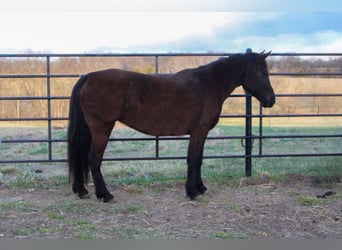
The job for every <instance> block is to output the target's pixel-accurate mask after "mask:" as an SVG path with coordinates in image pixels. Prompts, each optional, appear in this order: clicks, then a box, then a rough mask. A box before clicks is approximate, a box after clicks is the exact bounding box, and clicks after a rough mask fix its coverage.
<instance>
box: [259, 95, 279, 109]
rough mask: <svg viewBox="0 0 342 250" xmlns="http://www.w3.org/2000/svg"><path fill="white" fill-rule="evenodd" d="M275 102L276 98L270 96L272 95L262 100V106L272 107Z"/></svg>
mask: <svg viewBox="0 0 342 250" xmlns="http://www.w3.org/2000/svg"><path fill="white" fill-rule="evenodd" d="M275 102H276V98H275V96H272V97H270V98H268V99H265V100H263V101H262V106H263V107H264V108H272V107H273V105H274V104H275Z"/></svg>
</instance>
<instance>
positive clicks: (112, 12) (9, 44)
mask: <svg viewBox="0 0 342 250" xmlns="http://www.w3.org/2000/svg"><path fill="white" fill-rule="evenodd" d="M237 2H238V3H237ZM282 2H284V1H282ZM285 2H286V4H282V3H280V2H278V1H268V0H258V1H252V0H249V1H248V0H247V1H246V0H245V1H244V0H239V1H235V0H234V1H231V0H202V1H198V0H173V1H170V2H168V1H161V0H158V1H156V0H144V1H140V0H125V1H122V0H121V1H119V0H118V1H116V0H96V1H90V0H73V1H72V0H56V1H55V0H51V1H46V0H30V1H27V0H8V1H7V0H2V1H1V2H0V30H1V40H0V53H19V52H27V51H34V52H52V53H83V52H126V53H127V52H128V53H130V52H138V53H148V52H152V53H157V52H207V51H224V52H242V51H244V50H245V48H247V47H251V48H253V49H254V50H255V51H261V50H272V51H273V52H342V25H341V23H342V4H339V1H334V0H331V1H327V0H326V1H315V0H311V1H305V0H302V1H298V0H297V1H293V0H287V1H285Z"/></svg>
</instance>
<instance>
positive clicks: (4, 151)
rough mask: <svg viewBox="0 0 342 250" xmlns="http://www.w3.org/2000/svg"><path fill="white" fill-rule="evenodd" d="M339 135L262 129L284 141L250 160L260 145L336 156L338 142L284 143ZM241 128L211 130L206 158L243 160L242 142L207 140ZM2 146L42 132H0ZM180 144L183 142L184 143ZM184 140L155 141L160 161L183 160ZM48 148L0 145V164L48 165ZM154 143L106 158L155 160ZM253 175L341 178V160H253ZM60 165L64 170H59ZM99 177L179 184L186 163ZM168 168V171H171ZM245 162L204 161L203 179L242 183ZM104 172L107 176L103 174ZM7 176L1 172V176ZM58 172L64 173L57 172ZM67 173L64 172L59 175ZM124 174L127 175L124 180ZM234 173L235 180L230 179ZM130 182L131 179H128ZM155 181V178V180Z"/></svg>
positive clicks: (126, 168) (145, 165)
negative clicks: (306, 174)
mask: <svg viewBox="0 0 342 250" xmlns="http://www.w3.org/2000/svg"><path fill="white" fill-rule="evenodd" d="M258 133H259V131H258V127H254V128H253V134H254V135H258ZM336 134H341V129H340V128H339V127H320V128H317V127H305V128H303V127H293V128H289V127H287V128H284V127H265V128H264V129H263V135H264V136H274V135H280V136H283V137H284V138H269V139H267V138H266V139H263V140H262V141H260V140H259V139H257V138H256V139H255V140H254V143H253V154H255V155H257V154H259V144H260V143H262V153H263V154H320V153H327V154H328V153H341V147H340V145H341V143H342V137H334V136H332V137H327V138H286V136H289V135H291V136H293V135H299V136H301V135H336ZM243 135H244V127H241V126H223V125H219V126H217V127H216V128H215V129H213V130H212V131H211V132H210V134H209V138H208V139H207V141H206V144H205V151H204V155H205V156H212V155H214V156H225V155H232V156H234V155H235V156H236V155H244V150H245V149H244V142H243V140H242V139H219V140H217V139H210V137H218V136H243ZM0 136H1V139H2V140H4V139H5V140H15V139H27V140H30V139H37V138H40V139H46V138H47V131H46V129H45V128H42V127H34V128H33V127H29V128H17V129H14V128H2V129H1V132H0ZM52 137H53V138H54V139H66V130H65V129H60V128H59V129H55V130H53V133H52ZM112 137H113V138H127V137H129V138H141V137H145V138H146V137H147V138H148V136H146V135H143V134H140V133H138V132H136V131H134V130H132V129H128V128H120V129H115V130H114V131H113V135H112ZM184 139H185V138H184ZM187 146H188V140H186V139H185V140H166V141H163V140H161V141H159V156H160V157H174V156H176V157H179V156H180V157H185V156H186V154H187ZM47 156H48V145H47V143H39V142H34V143H13V144H12V143H2V144H0V159H2V160H26V159H28V160H37V159H38V160H42V159H47ZM52 156H53V158H54V159H65V158H66V143H53V146H52ZM154 156H155V141H154V140H152V141H134V142H131V141H112V142H110V143H109V144H108V146H107V149H106V152H105V158H126V157H154ZM252 163H253V174H254V175H258V174H260V173H267V174H271V175H276V176H278V175H279V174H281V173H283V174H284V173H293V172H294V173H310V174H315V175H324V176H325V175H328V176H329V175H331V176H333V175H336V174H337V175H338V176H341V175H342V156H336V157H310V158H308V157H292V158H290V157H285V158H254V159H253V162H252ZM40 165H44V166H46V165H47V164H45V163H44V164H38V163H32V164H25V163H22V164H17V165H14V164H13V165H0V168H1V169H2V171H4V170H3V168H5V169H6V167H9V168H14V169H17V170H15V171H19V172H25V173H27V172H30V171H29V169H31V167H30V166H33V168H39V166H40ZM62 165H63V164H62ZM103 165H104V171H105V172H106V171H107V172H108V173H107V175H113V176H117V177H120V178H121V177H123V179H127V181H139V180H143V179H144V178H146V181H148V180H149V179H151V178H152V179H153V178H154V177H159V178H160V179H161V180H167V179H170V176H172V177H171V178H176V179H179V178H184V176H185V173H186V164H185V160H174V161H161V162H160V161H124V162H104V164H103ZM170 166H172V167H170ZM243 166H244V159H242V158H241V159H240V158H238V159H235V158H234V159H206V160H205V161H204V164H203V171H204V175H208V177H209V178H211V177H210V176H213V177H212V179H215V178H218V179H222V181H225V180H226V179H227V178H228V177H229V176H236V177H242V176H243V173H244V167H243ZM107 168H108V170H107ZM5 172H6V171H5ZM62 172H63V171H62ZM64 172H66V171H64ZM124 173H126V174H124ZM233 173H234V174H233ZM130 176H134V178H136V179H137V180H133V179H134V178H133V177H132V178H129V177H130ZM120 178H113V181H114V182H120V180H121V179H122V178H121V179H120ZM157 179H158V178H157Z"/></svg>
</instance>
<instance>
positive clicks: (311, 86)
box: [0, 53, 342, 176]
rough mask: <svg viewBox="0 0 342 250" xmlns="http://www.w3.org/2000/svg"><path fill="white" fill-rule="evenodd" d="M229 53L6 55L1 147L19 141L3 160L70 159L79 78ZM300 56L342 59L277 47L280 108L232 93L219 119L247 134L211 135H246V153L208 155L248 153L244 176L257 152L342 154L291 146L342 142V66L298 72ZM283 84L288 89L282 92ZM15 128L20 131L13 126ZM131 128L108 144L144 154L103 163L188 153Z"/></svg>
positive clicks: (110, 157)
mask: <svg viewBox="0 0 342 250" xmlns="http://www.w3.org/2000/svg"><path fill="white" fill-rule="evenodd" d="M229 55H230V53H210V54H208V53H205V54H202V53H197V54H26V55H24V54H23V55H21V54H20V55H10V54H5V55H0V88H1V93H0V105H1V107H0V112H1V113H0V114H1V115H0V128H1V130H2V132H1V133H0V149H1V150H2V151H3V152H5V151H6V149H8V148H9V147H12V146H14V145H16V147H17V153H16V154H15V155H11V154H8V155H3V154H1V155H0V164H7V163H40V162H65V161H66V126H67V120H68V117H67V113H68V102H69V95H70V92H71V89H72V86H73V84H74V82H76V80H77V78H78V77H79V76H80V75H81V74H84V73H87V72H89V71H94V70H98V69H103V68H109V67H121V68H124V69H127V70H133V71H137V72H144V73H149V74H170V73H175V72H177V71H178V70H180V69H181V66H180V65H183V64H184V61H186V62H187V66H186V67H196V66H198V65H202V64H205V63H208V62H210V61H212V60H215V59H216V58H218V57H222V56H229ZM301 57H303V58H319V60H321V61H319V62H323V63H324V60H326V59H327V58H328V59H330V60H334V59H331V58H335V60H336V58H337V59H338V58H342V53H341V54H340V53H325V54H322V53H273V54H272V55H271V56H270V57H269V59H270V61H271V63H269V64H270V65H272V63H277V62H278V64H279V61H277V60H279V58H280V59H284V58H289V60H288V64H289V65H290V66H289V65H287V64H286V62H287V61H286V60H283V61H282V63H283V66H282V67H281V68H276V67H274V68H273V67H271V70H270V77H271V81H272V82H274V83H275V84H274V85H276V86H275V88H276V97H277V105H276V107H275V108H274V109H270V110H264V109H263V108H262V107H261V105H259V104H258V102H257V101H256V100H255V99H254V98H252V97H250V96H246V95H245V93H244V92H242V91H241V90H240V91H237V92H234V93H233V95H232V96H231V97H230V98H228V100H229V101H228V103H227V104H226V105H225V106H224V110H223V113H222V115H221V120H220V121H222V124H224V125H228V126H232V127H234V126H235V125H236V126H235V127H234V129H236V131H238V130H239V129H240V128H243V130H242V132H239V134H235V133H233V134H225V135H215V134H210V135H209V136H208V139H207V141H209V142H210V141H224V140H226V141H230V140H235V141H241V146H242V147H243V148H244V152H243V151H239V152H228V151H225V152H223V153H222V154H211V153H209V154H205V156H204V158H207V159H215V158H244V159H245V162H246V165H245V170H246V175H247V176H250V175H251V174H252V159H253V158H261V157H265V158H267V157H316V156H317V157H322V156H327V157H330V156H342V149H336V148H330V149H320V148H319V144H317V145H314V146H310V145H308V147H307V149H304V151H300V152H298V150H296V149H295V148H294V147H293V148H292V147H291V141H293V140H308V143H309V142H310V141H311V142H312V141H315V140H317V141H320V140H340V141H341V142H342V130H341V127H342V110H341V108H340V107H341V105H339V104H340V103H341V104H342V67H340V66H336V69H337V70H336V69H335V68H334V69H329V70H328V71H329V72H326V71H327V68H324V67H323V68H322V70H321V69H319V68H318V70H317V71H313V70H312V69H311V70H310V68H307V69H305V70H303V69H301V70H297V71H296V72H293V71H291V70H290V71H288V70H286V69H287V68H289V69H295V68H296V66H295V63H298V60H293V58H301ZM177 60H180V61H182V64H180V63H177ZM299 61H300V60H299ZM338 62H339V61H338ZM338 67H340V68H338ZM315 69H317V67H316V68H315ZM282 81H283V82H282ZM285 86H286V87H285ZM301 86H304V87H305V88H304V87H301ZM277 89H278V90H280V91H279V92H278V91H277ZM284 89H286V91H285V92H282V90H284ZM304 89H305V91H304ZM328 90H329V91H330V92H329V91H328ZM229 102H231V104H229ZM278 103H279V104H278ZM37 107H38V108H37ZM230 107H234V109H233V111H234V112H231V111H230V109H231V108H230ZM227 120H228V122H226V121H227ZM286 124H287V125H286ZM119 126H122V125H119ZM281 126H284V127H286V126H288V127H291V126H292V127H293V131H290V133H286V134H277V131H276V129H275V128H276V127H281ZM300 127H318V128H320V127H332V129H331V130H329V132H328V133H327V130H326V129H325V130H324V129H323V130H322V132H319V131H320V130H319V129H318V132H317V131H316V130H315V131H314V133H313V132H310V131H305V133H302V132H300ZM13 129H16V131H14V132H13ZM30 129H34V130H37V131H38V134H39V135H41V137H40V138H38V137H37V136H36V135H33V133H32V136H30V133H28V135H27V133H26V134H25V136H24V137H22V132H21V131H23V130H30ZM273 130H274V131H273ZM239 131H240V130H239ZM268 131H272V132H271V133H269V132H268ZM130 133H131V134H132V136H129V135H127V134H125V135H122V136H121V137H120V135H119V136H115V137H111V138H110V143H121V144H125V143H128V142H130V143H132V145H133V146H132V147H134V146H137V147H138V148H139V145H142V146H141V147H142V148H146V152H144V153H142V154H141V155H137V156H131V155H124V154H123V155H122V156H118V157H115V154H116V152H115V151H114V152H108V153H107V154H106V155H105V158H104V160H105V161H123V160H166V159H169V160H178V159H186V146H185V145H186V143H187V140H188V136H178V137H173V136H172V137H171V136H161V137H152V136H148V135H143V134H139V133H135V132H130ZM277 140H283V141H286V143H284V145H283V147H280V148H281V150H280V149H279V151H269V148H270V146H268V144H267V143H266V142H269V141H277ZM171 141H173V142H177V143H178V144H177V147H179V150H180V151H179V152H182V154H181V155H180V154H170V153H168V152H167V153H165V150H162V149H161V148H162V147H163V145H164V144H165V143H166V142H167V143H169V142H171ZM183 144H184V145H183ZM23 145H26V147H30V148H31V149H32V151H30V153H28V154H26V153H25V152H22V151H24V150H23V149H21V147H22V146H23ZM313 147H315V149H313ZM142 151H143V150H142ZM255 151H257V152H255ZM18 152H19V153H18ZM42 155H43V156H42Z"/></svg>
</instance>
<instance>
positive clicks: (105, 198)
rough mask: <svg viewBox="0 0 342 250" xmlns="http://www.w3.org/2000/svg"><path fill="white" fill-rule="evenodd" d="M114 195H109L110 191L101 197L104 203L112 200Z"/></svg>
mask: <svg viewBox="0 0 342 250" xmlns="http://www.w3.org/2000/svg"><path fill="white" fill-rule="evenodd" d="M113 198H114V196H113V195H111V194H110V193H108V194H106V195H105V196H104V197H103V202H104V203H108V202H110V201H111V200H113Z"/></svg>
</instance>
